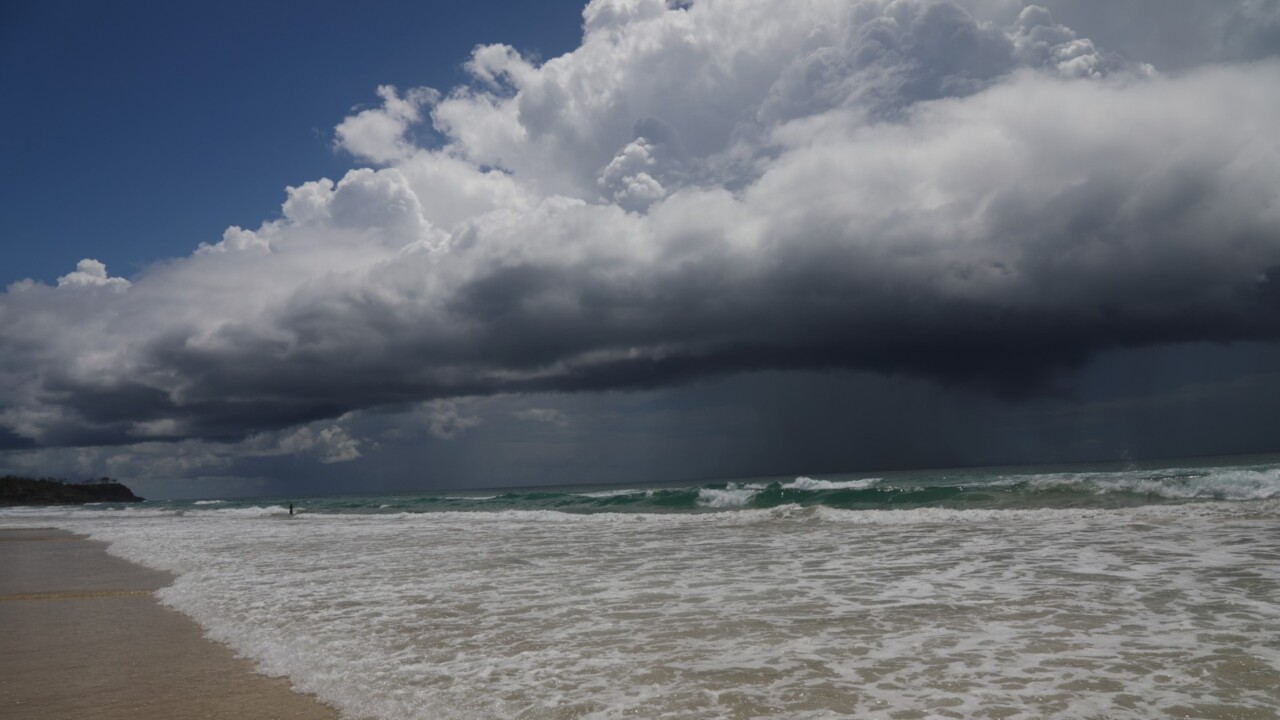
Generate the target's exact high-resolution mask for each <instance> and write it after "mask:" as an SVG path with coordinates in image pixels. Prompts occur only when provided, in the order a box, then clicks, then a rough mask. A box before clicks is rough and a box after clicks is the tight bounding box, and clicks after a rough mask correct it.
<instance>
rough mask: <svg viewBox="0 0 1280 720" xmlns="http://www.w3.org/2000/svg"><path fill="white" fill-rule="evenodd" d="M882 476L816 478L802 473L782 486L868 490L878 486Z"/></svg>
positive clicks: (805, 488)
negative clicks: (841, 478) (845, 478)
mask: <svg viewBox="0 0 1280 720" xmlns="http://www.w3.org/2000/svg"><path fill="white" fill-rule="evenodd" d="M878 482H880V478H862V479H860V480H815V479H814V478H811V477H805V476H804V475H801V476H800V477H798V478H796V479H795V480H793V481H791V482H789V483H787V484H786V485H783V486H782V487H784V488H788V489H793V490H866V489H867V488H872V487H875V486H876V483H878Z"/></svg>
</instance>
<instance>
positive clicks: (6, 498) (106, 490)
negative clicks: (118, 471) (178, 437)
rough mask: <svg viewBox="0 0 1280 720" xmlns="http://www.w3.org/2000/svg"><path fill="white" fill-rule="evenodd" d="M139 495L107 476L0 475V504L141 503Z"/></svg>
mask: <svg viewBox="0 0 1280 720" xmlns="http://www.w3.org/2000/svg"><path fill="white" fill-rule="evenodd" d="M141 501H142V498H140V497H138V496H137V495H134V494H133V491H132V490H130V489H129V488H127V487H125V486H124V485H122V484H120V483H118V482H116V481H115V480H112V479H111V478H109V477H102V478H99V479H97V480H86V481H84V482H81V483H77V484H70V483H68V482H67V481H65V480H61V479H58V478H49V477H42V478H27V477H19V476H17V475H5V476H4V477H0V506H5V505H82V504H84V503H91V502H141Z"/></svg>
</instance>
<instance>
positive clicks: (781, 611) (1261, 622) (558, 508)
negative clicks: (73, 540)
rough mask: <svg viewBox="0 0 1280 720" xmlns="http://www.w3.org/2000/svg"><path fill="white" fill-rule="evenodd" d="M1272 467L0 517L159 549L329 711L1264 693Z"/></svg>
mask: <svg viewBox="0 0 1280 720" xmlns="http://www.w3.org/2000/svg"><path fill="white" fill-rule="evenodd" d="M1275 470H1276V468H1275V466H1269V465H1253V466H1248V467H1244V468H1234V469H1233V468H1224V467H1207V468H1206V467H1186V468H1156V469H1148V470H1134V469H1122V470H1119V471H1115V472H1112V473H1097V472H1093V471H1090V472H1062V471H1055V472H1051V473H1048V472H1046V473H1012V474H1011V473H1007V472H1004V473H1001V472H989V473H985V474H984V473H982V472H980V471H952V472H940V473H934V474H921V473H917V474H913V475H910V476H899V475H886V476H881V477H877V478H871V477H838V476H837V477H828V478H820V479H819V478H812V477H807V476H799V477H790V478H777V479H752V480H742V481H734V482H726V483H706V484H702V485H697V486H693V487H660V488H653V487H649V488H616V489H615V490H616V492H609V491H607V490H605V489H600V490H587V491H586V492H579V493H575V492H573V491H572V490H563V491H560V490H554V489H539V490H528V491H508V492H501V493H496V494H493V495H492V496H489V497H487V498H484V499H479V498H478V496H476V495H475V494H471V495H470V496H469V497H462V496H460V495H459V494H454V495H451V496H450V497H451V498H453V499H452V500H450V501H448V502H444V501H439V502H437V501H436V500H433V499H432V496H424V495H412V496H404V497H397V496H376V497H364V498H354V497H345V498H331V499H325V498H295V499H294V500H293V502H295V504H296V505H297V507H299V508H306V509H307V512H305V513H302V514H300V515H296V516H294V517H293V518H288V517H281V516H280V513H281V512H282V511H284V505H282V504H280V503H278V502H276V501H274V500H271V501H260V500H254V501H236V500H229V501H228V502H226V503H225V504H221V505H202V506H199V507H197V506H195V505H194V504H193V503H187V504H186V505H185V506H183V507H184V508H185V509H175V508H176V505H171V506H168V507H165V506H163V505H162V506H159V507H147V506H142V507H134V508H120V509H112V508H101V507H99V508H91V509H57V508H55V509H25V510H23V511H17V510H4V511H0V522H3V523H4V524H6V525H15V524H16V525H29V526H34V525H46V526H47V525H56V526H60V527H66V528H68V529H71V530H75V531H79V532H87V533H89V534H91V535H92V536H93V537H95V538H97V539H101V540H105V541H107V542H108V543H110V549H111V552H112V553H115V554H117V555H120V556H122V557H125V558H127V559H130V560H133V561H135V562H140V563H142V564H145V565H148V566H151V567H156V568H159V569H164V570H170V571H172V572H174V573H175V574H176V575H177V580H176V581H175V583H174V584H173V585H172V586H171V587H169V588H166V589H165V590H163V591H162V592H161V593H160V596H161V598H162V600H163V601H164V602H165V603H167V604H169V605H171V606H172V607H175V608H177V609H179V610H181V611H182V612H184V613H187V614H189V615H190V616H192V617H193V618H195V619H196V620H197V621H198V622H200V624H201V625H202V626H203V627H204V628H205V629H206V630H207V632H208V633H209V634H210V636H211V637H214V638H215V639H218V640H221V641H223V642H226V643H227V644H229V645H230V646H232V647H233V648H235V649H236V650H237V651H238V652H240V653H242V654H244V655H246V656H247V657H250V658H252V659H253V660H254V661H255V662H256V663H257V664H258V667H259V668H260V669H261V670H262V671H263V672H265V673H268V674H272V675H281V676H287V677H288V678H289V679H290V680H291V682H293V683H294V684H295V686H296V687H297V688H298V689H300V690H303V691H306V692H314V693H316V694H318V695H319V696H320V698H321V699H322V700H324V701H325V702H328V703H331V704H333V705H335V706H336V707H338V708H340V710H341V711H342V712H343V714H344V716H345V717H348V718H374V719H377V720H382V719H387V720H390V719H392V718H396V719H399V718H422V719H424V720H425V719H427V718H431V719H435V718H445V719H452V718H506V717H525V718H598V719H606V718H607V719H612V718H625V717H646V718H673V719H674V718H680V719H694V718H723V717H772V718H825V717H833V716H845V717H870V718H900V717H939V718H966V717H997V716H998V717H1007V718H1027V719H1030V718H1044V717H1108V718H1119V719H1122V720H1137V719H1139V718H1142V719H1144V720H1145V719H1146V718H1151V717H1178V716H1190V717H1198V718H1214V717H1219V718H1226V717H1268V713H1270V714H1272V715H1273V714H1274V709H1275V708H1276V707H1280V650H1277V648H1280V603H1278V602H1277V598H1278V597H1280V562H1277V561H1276V559H1277V558H1280V535H1277V533H1275V532H1274V531H1275V529H1276V527H1278V526H1280V498H1276V497H1275V496H1274V494H1271V493H1270V492H1269V490H1268V488H1269V487H1270V485H1268V483H1270V482H1272V481H1273V480H1274V478H1275ZM1144 483H1156V484H1157V486H1158V487H1162V488H1174V489H1181V490H1183V491H1186V493H1188V494H1189V495H1187V496H1183V495H1178V496H1176V497H1166V495H1172V494H1173V493H1164V494H1161V493H1149V492H1146V490H1145V489H1144V488H1145V485H1144ZM1228 487H1231V488H1241V490H1239V491H1231V493H1228V492H1220V491H1221V489H1222V488H1228ZM961 488H963V489H961ZM1199 488H1213V489H1215V493H1210V494H1208V495H1205V494H1204V493H1200V494H1196V492H1198V489H1199ZM1249 488H1253V490H1249ZM1255 491H1257V492H1255ZM606 492H609V494H604V493H606ZM963 493H970V495H969V496H967V499H966V496H965V495H963ZM984 493H985V495H984ZM1232 493H1234V494H1232ZM575 495H577V496H581V497H574V496H575ZM1254 495H1260V496H1262V498H1261V499H1255V498H1254V497H1253V496H1254ZM987 496H989V498H987V499H983V498H984V497H987ZM886 498H887V499H886ZM956 498H960V499H959V500H957V499H956ZM990 498H994V499H990ZM1117 498H1119V499H1120V500H1121V501H1120V502H1117ZM796 499H799V500H801V501H802V502H789V501H788V500H796ZM460 500H461V504H460V503H459V501H460ZM468 503H470V504H468ZM521 503H523V505H522V504H521ZM661 503H667V505H665V506H664V505H661ZM841 503H844V504H845V506H841ZM850 503H864V504H869V505H870V507H871V509H858V508H856V507H849V506H848V505H849V504H850ZM876 503H878V504H876ZM147 505H151V504H150V503H148V504H147ZM382 505H387V506H388V507H387V508H382V507H381V506H382ZM637 506H638V507H642V508H646V510H644V511H636V510H634V509H633V508H635V507H637ZM445 507H447V508H452V509H449V510H442V509H440V508H445ZM460 507H461V508H465V509H463V510H460V509H458V508H460ZM326 508H331V510H329V511H326V510H325V509H326ZM353 508H356V509H357V510H353ZM361 508H364V509H363V510H360V509H361ZM178 512H181V513H183V514H180V515H179V514H177V513H178ZM284 512H287V511H284Z"/></svg>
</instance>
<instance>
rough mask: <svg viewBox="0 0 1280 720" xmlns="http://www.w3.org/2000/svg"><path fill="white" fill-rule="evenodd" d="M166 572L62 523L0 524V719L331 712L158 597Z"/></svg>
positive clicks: (330, 716)
mask: <svg viewBox="0 0 1280 720" xmlns="http://www.w3.org/2000/svg"><path fill="white" fill-rule="evenodd" d="M171 580H172V577H171V576H170V575H168V574H167V573H161V572H156V571H153V570H148V569H146V568H142V567H139V566H137V565H134V564H132V563H129V562H126V561H124V560H121V559H119V558H115V557H112V556H110V555H108V554H107V553H106V551H105V546H104V545H103V544H102V543H97V542H92V541H89V540H86V539H84V538H83V537H82V536H78V535H73V534H71V533H68V532H65V531H62V530H53V529H24V530H18V529H0V638H2V639H0V717H4V718H6V719H7V720H25V719H27V718H30V719H31V720H37V719H38V720H61V719H63V718H65V719H67V720H71V719H73V718H74V719H77V720H79V719H81V718H102V719H104V720H111V719H115V718H121V719H123V718H144V719H146V718H172V719H173V720H182V719H184V718H245V719H255V718H262V719H263V720H266V719H268V718H304V719H306V720H311V719H312V718H324V719H327V720H335V719H336V718H337V717H338V714H337V712H336V711H335V710H334V709H332V708H330V707H328V706H326V705H323V704H321V703H320V702H318V701H317V700H315V698H313V697H311V696H307V695H299V694H297V693H294V692H292V691H290V689H289V683H288V681H287V680H284V679H281V678H268V677H265V676H263V675H258V674H256V673H254V672H253V665H252V663H251V662H249V661H248V660H245V659H240V658H237V657H236V656H235V654H234V653H233V652H232V651H231V650H230V649H228V648H227V647H225V646H223V645H221V644H219V643H215V642H212V641H210V640H207V639H205V638H204V637H203V635H202V634H201V631H200V628H199V626H197V625H196V624H195V623H194V622H193V621H191V620H190V619H189V618H187V617H186V616H185V615H182V614H181V613H178V612H177V611H175V610H171V609H169V608H166V607H164V606H162V605H160V603H159V602H157V601H156V599H155V597H154V596H153V595H152V592H153V591H154V590H156V589H158V588H161V587H163V586H165V585H167V584H168V583H169V582H170V581H171Z"/></svg>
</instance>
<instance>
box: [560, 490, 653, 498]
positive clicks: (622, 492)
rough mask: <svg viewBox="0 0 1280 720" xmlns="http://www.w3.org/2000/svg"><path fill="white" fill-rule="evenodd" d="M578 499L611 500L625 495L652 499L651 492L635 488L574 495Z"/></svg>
mask: <svg viewBox="0 0 1280 720" xmlns="http://www.w3.org/2000/svg"><path fill="white" fill-rule="evenodd" d="M574 495H576V496H578V497H589V498H611V497H623V496H626V495H635V496H637V497H653V491H652V490H637V489H635V488H624V489H622V490H597V491H594V492H584V493H574Z"/></svg>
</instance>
